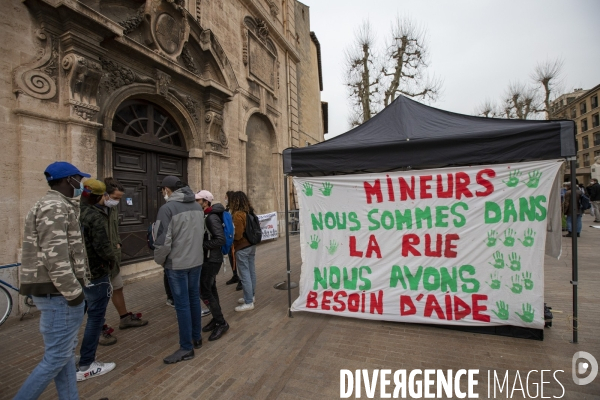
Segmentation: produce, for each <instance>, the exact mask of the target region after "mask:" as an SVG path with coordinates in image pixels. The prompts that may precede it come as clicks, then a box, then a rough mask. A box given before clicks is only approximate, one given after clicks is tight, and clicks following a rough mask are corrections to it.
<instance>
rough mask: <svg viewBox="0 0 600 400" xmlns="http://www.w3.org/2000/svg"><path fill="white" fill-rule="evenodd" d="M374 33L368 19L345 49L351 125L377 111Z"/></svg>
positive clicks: (368, 117) (377, 77) (377, 82)
mask: <svg viewBox="0 0 600 400" xmlns="http://www.w3.org/2000/svg"><path fill="white" fill-rule="evenodd" d="M374 44H375V39H374V34H373V31H372V29H371V25H370V23H369V22H368V21H365V22H363V24H362V25H361V26H360V27H359V29H358V31H357V33H356V37H355V42H354V44H353V46H352V47H351V48H350V49H348V50H347V51H346V85H347V86H348V89H349V91H350V100H351V102H352V106H353V115H352V117H351V118H350V121H349V122H350V123H351V125H352V126H356V125H360V124H362V123H364V122H366V121H368V120H369V119H371V117H372V116H373V115H374V114H375V113H376V112H377V110H376V107H375V105H376V102H377V99H376V95H377V93H378V91H379V74H378V72H377V68H376V61H375V55H374V53H373V48H374Z"/></svg>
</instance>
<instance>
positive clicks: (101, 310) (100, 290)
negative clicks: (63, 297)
mask: <svg viewBox="0 0 600 400" xmlns="http://www.w3.org/2000/svg"><path fill="white" fill-rule="evenodd" d="M111 292H112V291H111V286H110V279H109V277H108V275H107V276H105V277H102V278H98V279H94V280H92V281H90V284H89V285H88V286H86V287H84V288H83V293H84V294H85V302H86V304H87V314H88V318H87V323H86V324H85V332H84V333H83V340H82V341H81V349H80V350H79V353H80V354H81V359H80V360H79V366H81V367H87V366H89V365H91V364H92V363H93V362H94V361H95V360H96V349H97V348H98V340H99V339H100V335H101V334H102V327H103V326H104V321H105V319H104V316H105V314H106V306H108V301H109V300H110V294H111Z"/></svg>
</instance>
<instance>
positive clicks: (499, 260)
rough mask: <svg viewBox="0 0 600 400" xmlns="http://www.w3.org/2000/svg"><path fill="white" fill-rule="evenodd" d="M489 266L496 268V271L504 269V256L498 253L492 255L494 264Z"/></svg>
mask: <svg viewBox="0 0 600 400" xmlns="http://www.w3.org/2000/svg"><path fill="white" fill-rule="evenodd" d="M488 264H490V265H493V266H494V268H498V269H502V268H504V255H503V254H502V253H500V252H499V251H497V252H495V253H494V263H493V264H492V263H488Z"/></svg>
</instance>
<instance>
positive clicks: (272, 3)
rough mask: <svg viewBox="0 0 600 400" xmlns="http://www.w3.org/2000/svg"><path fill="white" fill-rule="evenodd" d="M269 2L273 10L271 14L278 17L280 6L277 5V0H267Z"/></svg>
mask: <svg viewBox="0 0 600 400" xmlns="http://www.w3.org/2000/svg"><path fill="white" fill-rule="evenodd" d="M267 4H269V9H270V10H271V15H272V16H273V17H277V14H279V7H277V4H275V2H274V1H273V0H267Z"/></svg>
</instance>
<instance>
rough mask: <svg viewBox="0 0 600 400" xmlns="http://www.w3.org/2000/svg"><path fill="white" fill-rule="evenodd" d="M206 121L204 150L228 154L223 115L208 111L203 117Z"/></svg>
mask: <svg viewBox="0 0 600 400" xmlns="http://www.w3.org/2000/svg"><path fill="white" fill-rule="evenodd" d="M204 122H205V123H206V150H207V151H208V152H216V153H218V154H221V155H224V156H228V155H229V149H228V148H227V146H228V144H229V141H228V139H227V135H226V134H225V131H224V130H223V116H222V115H221V114H219V113H216V112H214V111H209V112H207V113H206V115H205V117H204Z"/></svg>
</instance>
